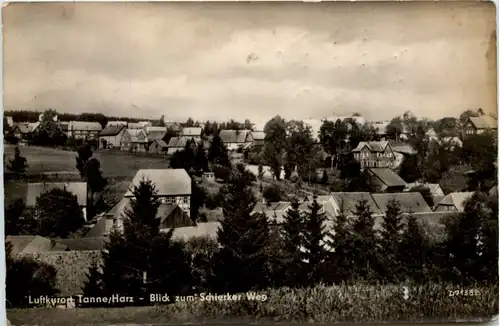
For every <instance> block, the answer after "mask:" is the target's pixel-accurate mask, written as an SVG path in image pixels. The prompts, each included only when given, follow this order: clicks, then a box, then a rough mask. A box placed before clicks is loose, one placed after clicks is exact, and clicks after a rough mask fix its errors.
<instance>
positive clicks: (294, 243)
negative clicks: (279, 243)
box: [282, 200, 307, 287]
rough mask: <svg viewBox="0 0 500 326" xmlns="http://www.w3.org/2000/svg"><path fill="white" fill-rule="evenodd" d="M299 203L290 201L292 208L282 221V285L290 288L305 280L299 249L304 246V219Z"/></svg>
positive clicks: (299, 284)
mask: <svg viewBox="0 0 500 326" xmlns="http://www.w3.org/2000/svg"><path fill="white" fill-rule="evenodd" d="M299 206H300V203H299V202H298V201H297V200H293V201H292V207H291V208H290V209H289V210H288V211H287V212H286V214H285V217H284V221H283V230H282V234H283V249H284V261H283V265H284V266H285V270H286V271H287V272H286V274H285V276H284V277H285V280H284V284H285V285H287V286H290V287H295V286H303V285H304V284H305V281H306V280H307V279H306V278H305V277H306V275H305V273H304V272H305V271H304V267H305V266H304V262H303V261H302V258H303V257H302V256H303V254H302V252H301V248H302V246H303V244H304V238H303V229H304V222H305V217H304V215H303V214H302V212H301V211H300V210H299Z"/></svg>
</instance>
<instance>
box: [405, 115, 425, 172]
mask: <svg viewBox="0 0 500 326" xmlns="http://www.w3.org/2000/svg"><path fill="white" fill-rule="evenodd" d="M410 144H411V146H412V147H413V149H414V150H415V151H416V155H415V158H416V163H417V170H418V171H419V172H420V173H421V174H422V173H423V170H424V163H425V159H426V158H427V150H428V147H429V144H428V139H427V137H426V135H425V130H424V127H423V126H422V125H421V124H420V125H418V127H417V130H416V132H415V134H414V135H412V136H410Z"/></svg>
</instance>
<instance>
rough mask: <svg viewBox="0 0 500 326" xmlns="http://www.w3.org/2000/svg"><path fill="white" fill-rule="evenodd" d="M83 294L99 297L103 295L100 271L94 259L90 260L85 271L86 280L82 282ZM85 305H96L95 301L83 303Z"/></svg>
mask: <svg viewBox="0 0 500 326" xmlns="http://www.w3.org/2000/svg"><path fill="white" fill-rule="evenodd" d="M82 290H83V296H85V297H93V298H96V297H100V296H102V295H103V292H102V291H103V288H102V273H101V272H100V266H99V264H97V262H96V261H93V262H92V265H91V266H90V268H89V271H88V273H87V280H86V281H85V282H84V284H83V288H82ZM84 306H85V307H97V306H99V304H97V303H88V304H84Z"/></svg>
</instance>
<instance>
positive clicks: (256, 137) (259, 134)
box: [247, 131, 266, 145]
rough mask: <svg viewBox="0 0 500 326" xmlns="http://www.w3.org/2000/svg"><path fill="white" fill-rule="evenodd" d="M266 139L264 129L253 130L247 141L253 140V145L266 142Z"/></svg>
mask: <svg viewBox="0 0 500 326" xmlns="http://www.w3.org/2000/svg"><path fill="white" fill-rule="evenodd" d="M250 137H251V138H250ZM250 139H251V140H250ZM265 139H266V133H265V132H263V131H251V132H250V133H249V138H248V139H247V141H251V142H252V145H260V144H263V143H264V140H265Z"/></svg>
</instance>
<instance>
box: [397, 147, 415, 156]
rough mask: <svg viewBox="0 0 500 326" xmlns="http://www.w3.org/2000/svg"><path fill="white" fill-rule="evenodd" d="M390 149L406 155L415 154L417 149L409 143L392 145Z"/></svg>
mask: <svg viewBox="0 0 500 326" xmlns="http://www.w3.org/2000/svg"><path fill="white" fill-rule="evenodd" d="M391 147H392V151H393V152H396V153H402V154H407V155H414V154H417V151H416V150H415V149H414V148H413V147H412V146H410V145H392V146H391Z"/></svg>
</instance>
